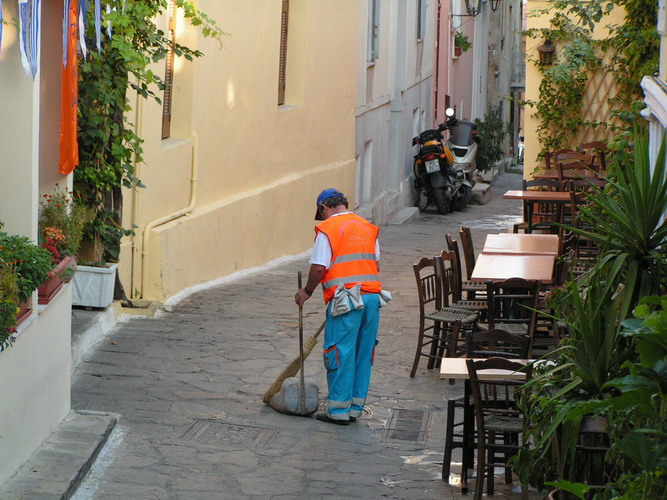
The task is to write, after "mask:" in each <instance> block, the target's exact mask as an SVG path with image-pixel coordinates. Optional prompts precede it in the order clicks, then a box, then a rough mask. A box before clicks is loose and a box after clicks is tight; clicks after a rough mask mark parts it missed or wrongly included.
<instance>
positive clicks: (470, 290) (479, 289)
mask: <svg viewBox="0 0 667 500" xmlns="http://www.w3.org/2000/svg"><path fill="white" fill-rule="evenodd" d="M445 241H446V242H447V250H449V251H450V252H454V257H455V258H456V270H457V275H458V277H459V278H460V280H461V284H460V288H461V291H463V292H466V294H467V298H468V299H476V298H478V297H479V296H480V295H482V296H484V295H486V285H485V284H484V283H480V282H479V281H470V279H463V274H462V271H461V254H460V253H459V244H458V242H457V241H456V240H455V239H453V238H452V235H451V234H446V235H445Z"/></svg>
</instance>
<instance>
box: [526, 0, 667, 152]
mask: <svg viewBox="0 0 667 500" xmlns="http://www.w3.org/2000/svg"><path fill="white" fill-rule="evenodd" d="M615 8H623V9H625V11H626V16H625V19H624V23H623V24H622V25H613V26H607V28H608V29H609V36H608V37H607V38H604V39H595V38H594V37H593V34H594V32H595V31H596V29H597V28H599V27H601V26H600V23H601V21H602V19H603V17H604V16H605V15H606V14H608V13H610V12H611V11H612V10H613V9H615ZM531 15H533V16H544V15H548V16H551V17H550V22H549V27H548V28H534V29H531V30H527V31H526V32H525V34H526V36H528V37H529V38H532V39H534V40H536V41H539V42H540V43H541V42H542V41H544V40H550V41H551V42H553V43H554V44H556V45H557V46H558V58H557V61H556V63H555V64H554V65H552V66H540V65H539V62H538V60H537V59H536V58H533V59H532V60H531V61H530V62H532V63H534V64H536V65H537V67H538V69H539V71H540V73H541V74H542V80H541V82H540V86H539V100H537V101H526V102H525V103H524V104H527V105H529V106H531V107H532V108H533V109H534V110H535V116H536V117H537V118H538V120H539V124H538V127H537V134H538V139H539V141H540V145H541V152H540V154H539V155H538V158H542V157H543V156H544V154H545V152H547V151H555V150H558V149H560V148H562V147H564V146H566V145H567V144H568V142H569V141H570V140H571V139H572V138H573V137H574V136H575V135H576V134H577V133H578V132H579V131H580V130H582V129H586V128H596V127H611V128H613V129H614V130H616V131H617V132H629V131H632V130H633V129H634V128H635V127H636V126H637V125H638V123H639V121H640V115H639V112H640V111H641V109H642V108H643V107H644V103H643V94H642V92H641V87H640V81H641V78H642V77H643V76H644V75H651V74H653V73H654V72H655V71H656V70H657V67H658V56H659V42H660V40H659V36H658V33H657V29H656V23H657V2H655V0H591V1H583V0H552V2H551V5H550V6H549V7H548V8H546V9H541V10H538V11H535V12H533V13H532V14H531ZM597 70H604V71H605V72H609V73H611V74H613V77H614V79H615V82H616V84H617V88H618V93H617V95H616V96H613V97H611V98H610V99H609V100H608V104H609V105H610V108H611V113H610V117H611V118H612V121H613V123H614V124H609V123H602V122H595V121H591V120H586V119H585V118H584V113H583V112H582V102H583V99H584V94H585V91H586V86H587V84H588V81H589V79H590V78H591V75H592V73H593V72H594V71H597Z"/></svg>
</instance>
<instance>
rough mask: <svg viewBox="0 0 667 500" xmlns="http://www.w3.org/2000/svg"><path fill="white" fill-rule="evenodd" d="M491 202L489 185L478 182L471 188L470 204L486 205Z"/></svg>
mask: <svg viewBox="0 0 667 500" xmlns="http://www.w3.org/2000/svg"><path fill="white" fill-rule="evenodd" d="M490 201H491V185H490V184H485V183H484V182H478V183H476V184H475V185H474V186H473V187H472V203H474V204H475V205H486V204H487V203H489V202H490Z"/></svg>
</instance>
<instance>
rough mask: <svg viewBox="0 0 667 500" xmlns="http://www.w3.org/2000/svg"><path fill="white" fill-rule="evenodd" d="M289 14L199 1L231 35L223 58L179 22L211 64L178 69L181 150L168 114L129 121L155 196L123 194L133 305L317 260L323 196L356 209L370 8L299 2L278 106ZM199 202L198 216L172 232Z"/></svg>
mask: <svg viewBox="0 0 667 500" xmlns="http://www.w3.org/2000/svg"><path fill="white" fill-rule="evenodd" d="M281 5H282V2H281V1H278V0H255V1H245V2H238V1H233V0H226V1H220V0H202V1H201V2H199V7H200V8H201V9H202V10H203V11H205V12H206V13H207V14H209V15H210V16H211V17H212V18H214V19H216V20H217V21H218V23H219V25H220V26H221V28H222V29H223V30H224V31H225V32H226V33H227V36H225V37H224V39H223V48H222V49H221V48H220V47H219V46H218V44H217V42H215V41H212V40H208V39H204V38H203V37H202V36H201V35H199V34H198V33H197V32H196V31H195V30H194V29H192V28H191V27H189V26H188V24H187V23H183V22H179V23H178V25H177V35H176V36H177V40H178V41H179V42H180V43H184V44H187V45H188V46H190V47H192V48H197V49H199V50H201V51H202V52H204V54H205V56H204V57H203V58H201V59H198V60H197V61H196V62H194V63H189V62H185V61H177V64H176V75H175V82H174V100H173V102H174V108H173V118H172V134H171V138H170V139H167V140H161V139H160V132H161V116H162V114H161V107H160V106H159V105H158V104H156V103H155V102H148V101H145V102H141V103H135V106H134V107H135V113H136V114H135V115H134V116H133V117H131V121H133V122H135V123H136V125H137V130H138V132H139V134H140V135H141V136H142V137H143V138H144V139H145V141H146V142H145V143H144V160H145V164H143V165H139V166H138V172H137V173H138V176H139V177H140V178H141V180H142V181H143V182H144V184H146V186H147V187H146V189H140V190H137V191H135V192H130V191H127V192H126V194H125V204H124V218H125V221H126V224H125V226H126V227H128V226H129V225H130V224H134V225H136V226H137V228H136V229H135V232H136V236H135V237H134V238H126V240H125V241H124V243H123V248H122V254H121V262H120V276H121V280H122V282H123V284H124V287H125V291H126V293H127V295H128V296H135V297H137V296H139V295H140V296H142V297H143V298H145V299H152V300H163V299H165V298H167V297H170V296H172V295H174V294H176V293H178V292H179V291H181V290H183V289H184V288H187V287H190V286H193V285H196V284H200V283H203V282H206V281H209V280H212V279H216V278H219V277H223V276H226V275H229V274H231V273H233V272H235V271H237V270H240V269H247V268H251V267H256V266H259V265H262V264H265V263H267V262H269V261H271V260H274V259H277V258H279V257H282V256H285V255H292V254H298V253H301V252H303V251H305V250H307V249H308V248H309V247H310V246H311V245H312V240H313V234H314V233H313V226H314V221H313V214H314V212H315V199H316V197H317V194H318V193H319V192H320V191H321V190H322V189H324V188H328V187H337V188H338V189H340V190H342V191H343V192H345V193H346V194H347V195H348V198H349V199H350V204H351V206H353V205H354V200H353V199H352V198H353V195H354V182H355V159H354V156H355V152H354V138H355V129H354V127H355V118H354V109H355V104H356V88H357V74H356V61H357V50H358V48H359V47H358V43H359V37H358V34H357V28H358V25H359V24H358V16H359V15H360V8H361V6H360V3H359V2H356V1H355V0H344V1H339V0H336V1H326V2H323V1H316V0H290V20H289V30H288V54H287V79H286V81H287V83H286V103H285V105H282V106H279V105H278V68H279V48H280V22H281ZM161 21H163V22H164V23H166V20H161ZM156 71H158V72H160V71H161V72H164V68H163V67H162V68H160V67H158V68H156ZM193 172H194V175H195V176H196V180H195V181H194V183H193V182H192V181H191V179H192V176H193ZM193 184H194V186H195V189H194V190H192V191H191V186H192V185H193ZM193 200H194V201H193ZM191 202H193V203H192V205H193V206H194V208H193V209H192V210H191V211H190V212H189V214H188V215H187V216H180V217H178V218H176V219H175V220H173V221H168V222H165V219H166V218H168V216H169V215H170V214H172V213H175V212H178V211H181V210H182V209H184V208H186V207H188V205H190V204H191ZM156 220H158V222H159V224H156V223H155V221H156ZM163 222H164V223H163ZM147 227H148V228H149V230H148V231H147V230H146V228H147ZM151 228H152V229H151Z"/></svg>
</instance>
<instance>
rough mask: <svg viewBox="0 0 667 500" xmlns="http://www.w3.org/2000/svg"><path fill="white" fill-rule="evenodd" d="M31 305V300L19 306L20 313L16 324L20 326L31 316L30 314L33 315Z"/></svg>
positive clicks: (17, 314)
mask: <svg viewBox="0 0 667 500" xmlns="http://www.w3.org/2000/svg"><path fill="white" fill-rule="evenodd" d="M30 305H31V301H30V299H28V300H26V301H25V302H22V303H20V304H19V312H17V313H16V323H17V324H18V325H20V324H21V323H23V322H24V321H25V320H26V318H28V317H29V316H30V313H32V307H30Z"/></svg>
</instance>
